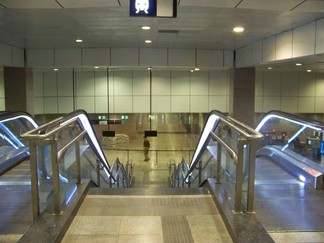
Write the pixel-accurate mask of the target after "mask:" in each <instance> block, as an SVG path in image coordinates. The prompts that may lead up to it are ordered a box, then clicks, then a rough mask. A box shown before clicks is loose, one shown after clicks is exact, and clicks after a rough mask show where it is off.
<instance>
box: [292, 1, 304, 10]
mask: <svg viewBox="0 0 324 243" xmlns="http://www.w3.org/2000/svg"><path fill="white" fill-rule="evenodd" d="M307 1H308V0H304V1H302V2H301V3H299V4H297V5H296V6H295V7H293V8H292V9H290V10H289V11H293V10H295V9H296V8H298V7H299V6H300V5H302V4H304V3H305V2H307Z"/></svg>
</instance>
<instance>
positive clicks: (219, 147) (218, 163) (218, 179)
mask: <svg viewBox="0 0 324 243" xmlns="http://www.w3.org/2000/svg"><path fill="white" fill-rule="evenodd" d="M221 161H222V145H221V144H220V143H217V161H216V170H217V171H216V180H215V183H216V184H221V181H222V180H221Z"/></svg>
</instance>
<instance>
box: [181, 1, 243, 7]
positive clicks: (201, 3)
mask: <svg viewBox="0 0 324 243" xmlns="http://www.w3.org/2000/svg"><path fill="white" fill-rule="evenodd" d="M240 2H241V0H217V1H215V0H180V1H178V3H179V6H195V7H218V8H234V7H235V6H236V5H238V4H239V3H240Z"/></svg>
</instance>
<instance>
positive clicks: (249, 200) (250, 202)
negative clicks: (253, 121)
mask: <svg viewBox="0 0 324 243" xmlns="http://www.w3.org/2000/svg"><path fill="white" fill-rule="evenodd" d="M249 148H250V150H249V178H248V189H247V190H248V191H247V212H248V213H253V210H254V187H255V186H254V183H255V158H256V143H255V141H252V143H251V144H250V146H249Z"/></svg>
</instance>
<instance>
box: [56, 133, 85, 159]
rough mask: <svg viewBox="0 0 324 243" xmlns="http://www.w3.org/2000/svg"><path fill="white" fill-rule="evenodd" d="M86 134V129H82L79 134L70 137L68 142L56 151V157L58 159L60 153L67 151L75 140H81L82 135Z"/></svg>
mask: <svg viewBox="0 0 324 243" xmlns="http://www.w3.org/2000/svg"><path fill="white" fill-rule="evenodd" d="M85 134H86V131H82V132H81V133H80V134H78V135H77V136H76V137H75V138H74V139H72V140H71V141H70V142H68V143H67V144H65V145H64V146H63V147H62V148H61V149H60V150H59V151H58V152H57V158H58V159H60V158H61V156H62V154H64V152H65V151H67V150H68V149H69V148H70V147H71V146H72V145H74V144H75V143H76V142H78V141H81V140H82V139H83V138H84V135H85Z"/></svg>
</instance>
